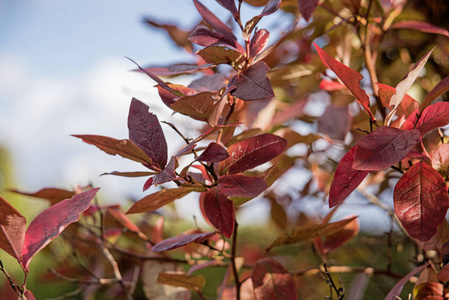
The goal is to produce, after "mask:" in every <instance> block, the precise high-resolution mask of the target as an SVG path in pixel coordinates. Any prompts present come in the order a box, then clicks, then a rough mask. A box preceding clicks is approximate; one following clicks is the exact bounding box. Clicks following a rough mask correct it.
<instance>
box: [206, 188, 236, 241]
mask: <svg viewBox="0 0 449 300" xmlns="http://www.w3.org/2000/svg"><path fill="white" fill-rule="evenodd" d="M203 204H204V213H205V214H206V216H207V218H208V219H209V221H210V222H211V223H212V225H214V226H215V228H217V229H218V231H219V232H220V233H221V234H222V235H224V236H225V237H227V238H230V237H231V236H232V233H233V232H234V224H235V212H234V204H233V203H232V201H231V200H228V198H227V196H226V195H225V194H223V193H222V192H221V191H220V190H219V189H217V188H216V187H215V188H211V189H209V190H208V191H207V192H206V194H205V197H204V203H203Z"/></svg>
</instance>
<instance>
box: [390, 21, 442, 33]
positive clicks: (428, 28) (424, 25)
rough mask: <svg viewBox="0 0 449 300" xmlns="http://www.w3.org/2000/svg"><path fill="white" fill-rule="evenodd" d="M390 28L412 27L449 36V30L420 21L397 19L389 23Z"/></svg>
mask: <svg viewBox="0 0 449 300" xmlns="http://www.w3.org/2000/svg"><path fill="white" fill-rule="evenodd" d="M390 28H391V29H412V30H418V31H421V32H425V33H434V34H441V35H444V36H447V37H449V31H447V30H446V29H444V28H440V27H436V26H433V25H432V24H429V23H426V22H421V21H399V22H396V23H394V24H393V25H391V27H390Z"/></svg>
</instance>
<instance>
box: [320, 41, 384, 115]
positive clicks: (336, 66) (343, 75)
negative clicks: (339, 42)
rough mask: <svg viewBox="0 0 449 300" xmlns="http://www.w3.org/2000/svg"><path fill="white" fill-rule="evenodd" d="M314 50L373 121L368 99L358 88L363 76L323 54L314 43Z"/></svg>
mask: <svg viewBox="0 0 449 300" xmlns="http://www.w3.org/2000/svg"><path fill="white" fill-rule="evenodd" d="M313 44H314V45H315V48H316V50H317V51H318V55H319V56H320V58H321V61H322V62H323V63H324V65H326V67H328V68H329V69H331V70H332V71H333V72H334V73H335V74H336V75H337V76H338V78H340V80H341V81H342V82H343V83H344V84H345V85H346V87H347V88H348V89H349V90H350V91H351V93H352V94H353V95H354V96H355V98H356V99H357V101H358V102H359V103H360V104H361V105H362V106H363V109H364V110H365V112H366V113H367V114H368V116H369V117H370V118H371V120H375V118H374V115H373V113H372V112H371V110H370V108H369V105H370V101H369V97H368V95H367V94H366V92H365V91H364V90H363V89H362V88H361V87H360V81H361V80H362V79H363V76H362V75H361V74H360V73H359V72H357V71H355V70H353V69H351V68H349V67H347V66H345V65H344V64H342V63H341V62H339V61H337V60H335V59H334V58H332V57H331V56H330V55H329V54H327V53H326V52H324V50H323V49H321V48H320V47H318V46H317V45H316V44H315V43H313Z"/></svg>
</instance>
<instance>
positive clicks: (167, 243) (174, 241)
mask: <svg viewBox="0 0 449 300" xmlns="http://www.w3.org/2000/svg"><path fill="white" fill-rule="evenodd" d="M216 233H217V232H216V231H213V232H200V233H193V234H187V235H179V236H175V237H172V238H169V239H166V240H163V241H161V242H159V243H157V244H156V245H154V246H153V248H152V249H151V250H153V252H161V251H169V250H173V249H176V248H179V247H182V246H185V245H187V244H188V243H192V242H197V243H201V242H204V241H206V240H208V239H209V238H211V237H212V236H214V235H215V234H216Z"/></svg>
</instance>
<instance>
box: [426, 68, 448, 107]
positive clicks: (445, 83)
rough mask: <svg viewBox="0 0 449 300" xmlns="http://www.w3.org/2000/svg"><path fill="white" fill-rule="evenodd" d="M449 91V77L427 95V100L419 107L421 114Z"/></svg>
mask: <svg viewBox="0 0 449 300" xmlns="http://www.w3.org/2000/svg"><path fill="white" fill-rule="evenodd" d="M448 90H449V76H447V77H446V78H444V79H443V80H441V81H440V82H439V83H438V84H437V85H436V86H435V87H434V88H433V89H432V90H431V91H430V93H429V94H427V96H426V98H424V100H423V101H422V103H421V105H420V106H419V112H423V110H424V109H425V108H426V107H427V106H429V105H430V103H432V102H433V100H435V99H436V98H438V97H439V96H441V95H442V94H444V93H445V92H447V91H448Z"/></svg>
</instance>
